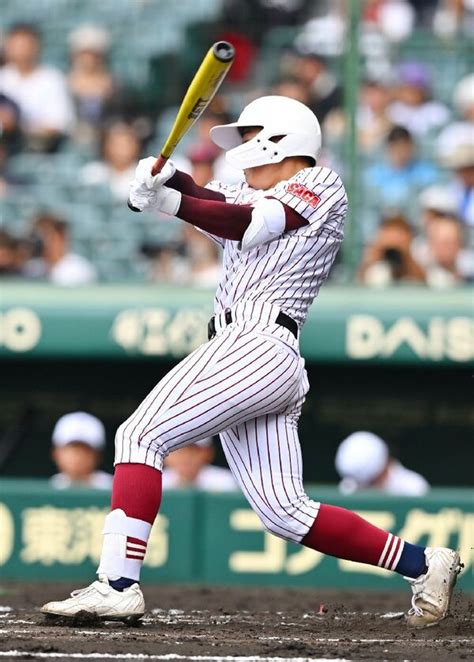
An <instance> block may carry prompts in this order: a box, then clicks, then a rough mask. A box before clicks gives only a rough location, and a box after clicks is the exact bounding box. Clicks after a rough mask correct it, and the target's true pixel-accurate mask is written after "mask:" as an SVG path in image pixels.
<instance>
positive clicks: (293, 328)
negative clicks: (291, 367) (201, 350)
mask: <svg viewBox="0 0 474 662" xmlns="http://www.w3.org/2000/svg"><path fill="white" fill-rule="evenodd" d="M224 319H225V323H226V324H227V325H229V324H231V323H232V311H231V310H230V309H229V308H227V310H226V311H225V315H224ZM275 322H276V323H277V324H279V325H280V326H284V327H285V329H288V331H290V332H291V333H292V334H293V335H294V336H295V338H298V324H297V323H296V322H295V320H294V319H292V318H291V317H290V316H289V315H286V313H282V312H280V313H278V315H277V318H276V320H275ZM215 335H216V318H215V316H213V317H211V319H210V320H209V323H208V325H207V337H208V339H209V340H212V338H214V336H215Z"/></svg>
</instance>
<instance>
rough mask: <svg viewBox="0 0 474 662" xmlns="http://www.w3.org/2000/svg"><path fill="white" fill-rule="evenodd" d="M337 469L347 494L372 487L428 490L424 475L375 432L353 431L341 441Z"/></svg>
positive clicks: (395, 490) (386, 490)
mask: <svg viewBox="0 0 474 662" xmlns="http://www.w3.org/2000/svg"><path fill="white" fill-rule="evenodd" d="M336 469H337V472H338V473H339V475H340V476H341V478H342V481H341V482H340V483H339V489H340V491H341V492H343V493H344V494H352V493H353V492H355V491H357V490H360V489H368V488H372V489H377V490H379V491H381V492H384V493H386V494H394V495H399V496H422V495H423V494H425V493H426V492H427V491H428V490H429V485H428V483H427V481H426V480H425V479H424V478H423V476H421V475H420V474H418V473H416V472H415V471H411V470H410V469H407V468H406V467H404V466H403V464H401V462H399V461H398V460H397V459H395V458H394V457H392V456H391V455H390V451H389V449H388V446H387V444H386V443H385V441H384V440H383V439H381V438H380V437H378V436H377V435H375V434H373V433H372V432H365V431H360V432H354V433H353V434H351V435H349V436H348V437H347V438H346V439H344V441H343V442H341V444H340V445H339V448H338V449H337V453H336Z"/></svg>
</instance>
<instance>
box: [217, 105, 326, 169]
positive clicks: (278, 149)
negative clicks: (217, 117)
mask: <svg viewBox="0 0 474 662" xmlns="http://www.w3.org/2000/svg"><path fill="white" fill-rule="evenodd" d="M246 127H261V129H262V130H261V131H260V132H259V133H258V134H257V135H256V136H255V137H254V138H252V139H251V140H249V141H248V142H246V143H242V135H241V133H240V131H239V129H240V130H241V129H244V128H246ZM276 136H283V138H282V139H281V140H280V141H278V142H272V140H271V138H275V137H276ZM211 139H212V141H213V142H214V143H215V144H216V145H218V146H219V147H222V148H223V149H225V150H227V154H226V159H227V161H228V162H229V163H230V165H232V166H234V168H240V169H245V168H254V167H256V166H260V165H266V164H267V163H280V161H283V159H286V158H287V157H288V156H307V157H309V158H311V159H314V162H315V163H316V160H317V158H318V154H319V150H320V149H321V127H320V126H319V122H318V119H317V117H316V115H315V114H314V113H313V112H312V111H311V110H310V109H309V108H308V107H307V106H305V105H304V104H303V103H301V102H300V101H296V99H290V98H289V97H283V96H268V97H260V99H255V101H252V102H251V103H249V104H248V106H245V108H244V109H243V111H242V113H241V114H240V117H239V119H238V120H237V122H232V123H231V124H223V125H220V126H215V127H213V128H212V129H211Z"/></svg>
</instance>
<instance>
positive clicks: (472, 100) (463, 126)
mask: <svg viewBox="0 0 474 662" xmlns="http://www.w3.org/2000/svg"><path fill="white" fill-rule="evenodd" d="M453 106H454V108H455V110H456V114H457V116H458V117H457V119H456V121H454V122H452V123H451V124H448V126H447V127H446V128H444V129H443V130H442V131H441V133H440V134H439V136H438V139H437V141H436V151H437V153H438V156H439V158H440V159H441V160H443V158H444V157H445V155H449V153H450V152H451V151H452V150H453V149H456V148H457V147H459V146H462V145H464V144H466V143H467V144H469V143H472V142H473V141H474V74H470V75H469V76H465V77H464V78H463V79H462V80H460V81H459V83H458V84H457V85H456V87H455V88H454V92H453Z"/></svg>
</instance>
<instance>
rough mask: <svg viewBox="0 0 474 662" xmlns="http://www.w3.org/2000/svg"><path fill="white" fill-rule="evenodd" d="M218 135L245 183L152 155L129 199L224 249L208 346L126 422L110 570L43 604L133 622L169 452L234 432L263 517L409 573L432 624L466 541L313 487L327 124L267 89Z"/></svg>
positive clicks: (107, 553) (299, 539)
mask: <svg viewBox="0 0 474 662" xmlns="http://www.w3.org/2000/svg"><path fill="white" fill-rule="evenodd" d="M211 138H212V140H213V141H214V142H215V143H216V144H217V145H218V146H219V147H221V148H224V149H225V150H226V151H227V160H228V162H229V163H230V164H231V165H232V166H234V167H237V168H240V169H242V170H243V172H244V174H245V181H244V182H242V183H240V184H237V185H232V186H229V185H225V184H223V183H221V182H218V181H213V182H211V183H210V184H208V186H207V187H205V188H202V187H199V186H197V185H196V184H195V183H194V181H193V180H192V179H191V178H190V177H189V176H188V175H185V174H184V173H182V172H179V171H178V170H176V169H175V167H174V166H173V164H172V163H169V162H168V164H167V166H166V167H165V168H164V170H163V171H162V172H161V173H160V174H159V175H156V176H155V177H152V176H151V174H150V171H151V167H152V165H153V163H154V159H153V158H149V159H144V160H143V161H140V163H139V164H138V167H137V170H136V177H135V180H134V181H133V183H132V185H131V193H130V205H131V206H132V208H134V209H139V210H148V211H149V210H159V211H161V212H165V213H167V214H169V215H170V216H177V217H178V218H181V219H183V220H184V221H187V222H188V223H192V224H193V225H195V226H196V227H197V228H199V229H200V230H202V231H203V232H205V233H206V234H207V235H208V236H209V237H210V238H211V239H213V240H214V241H216V242H217V243H218V244H220V245H221V246H222V248H223V276H222V280H221V282H220V284H219V286H218V288H217V292H216V296H215V303H214V312H215V314H214V316H213V317H212V318H211V320H210V322H209V342H207V343H206V344H203V345H202V346H201V347H199V348H198V349H196V350H195V351H194V352H193V353H192V354H190V355H189V356H188V357H187V358H185V359H184V360H183V361H181V363H179V364H178V365H176V366H175V367H174V368H173V370H171V372H169V373H168V374H167V375H166V377H164V378H163V379H162V380H161V381H160V382H159V383H158V384H157V385H156V386H155V388H154V389H153V390H152V391H151V393H150V394H149V395H148V396H147V397H146V398H145V400H144V401H143V402H142V403H141V405H140V406H139V407H138V409H137V410H136V411H135V412H134V413H133V414H132V415H131V416H130V417H129V418H128V419H127V420H126V421H125V422H124V423H123V424H122V425H121V426H120V427H119V428H118V430H117V435H116V456H115V476H114V484H113V492H112V505H111V512H110V513H109V514H108V515H107V517H106V518H105V524H104V529H103V533H104V542H103V549H102V555H101V560H100V565H99V568H98V571H97V573H98V580H97V581H95V582H93V583H92V584H91V585H90V586H88V587H87V588H85V589H82V590H79V591H75V592H74V593H73V594H72V597H71V598H69V599H66V600H63V601H61V602H50V603H48V604H46V605H45V606H44V607H43V608H42V612H43V613H45V614H54V615H59V616H63V617H64V616H66V617H68V616H70V617H73V616H75V615H76V614H77V613H79V612H83V613H84V612H86V613H90V614H95V615H97V616H99V617H100V618H103V619H119V620H128V621H134V620H137V619H139V618H140V617H141V616H142V615H143V613H144V611H145V604H144V599H143V594H142V591H141V589H140V585H139V577H140V568H141V565H142V563H143V559H144V557H145V552H146V547H147V541H148V537H149V534H150V530H151V527H152V524H153V522H154V520H155V517H156V515H157V513H158V509H159V507H160V501H161V471H162V467H163V460H164V458H165V457H166V456H167V455H168V454H169V453H171V452H173V451H174V450H176V449H179V448H181V447H183V446H185V445H187V444H191V443H194V442H196V441H198V440H200V439H203V438H205V437H208V436H210V435H214V434H216V433H219V434H220V439H221V442H222V446H223V449H224V452H225V455H226V457H227V461H228V464H229V467H230V468H231V470H232V473H233V474H234V477H235V479H236V480H237V482H238V483H239V485H240V487H241V489H242V491H243V492H244V494H245V496H246V497H247V499H248V501H249V503H250V505H251V506H252V508H253V509H254V510H255V512H256V513H257V514H258V516H259V517H260V519H261V521H262V524H263V526H264V527H265V528H266V529H267V530H268V531H270V532H272V533H274V534H275V535H277V536H280V537H282V538H284V539H286V540H290V541H292V542H296V543H300V544H302V545H305V546H306V547H310V548H311V549H315V550H317V551H319V552H323V553H324V554H330V555H332V556H335V557H338V558H342V559H349V560H352V561H358V562H362V563H368V564H370V565H374V566H380V567H383V568H387V569H389V570H393V571H395V572H397V573H400V574H402V575H404V576H405V577H406V578H407V579H408V581H409V582H410V584H411V586H412V589H413V598H412V606H411V609H410V610H409V612H408V616H407V618H408V623H409V625H411V626H414V627H424V626H427V625H434V624H436V623H438V622H439V621H440V620H441V619H443V618H444V616H445V615H446V613H447V611H448V607H449V602H450V597H451V594H452V589H453V586H454V583H455V580H456V577H457V574H458V573H459V571H460V569H461V566H460V559H459V555H458V554H457V552H455V551H453V550H450V549H445V548H424V547H421V546H418V545H413V544H410V543H409V542H407V541H404V540H402V539H400V538H399V537H397V536H396V535H394V534H392V533H388V532H387V531H383V530H381V529H379V528H377V527H375V526H373V525H372V524H370V523H369V522H367V521H365V520H364V519H362V518H361V517H359V516H358V515H356V514H355V513H353V512H350V511H348V510H346V509H344V508H339V507H335V506H331V505H328V504H322V503H319V502H316V501H312V500H311V499H310V498H309V497H308V496H307V495H306V494H305V491H304V488H303V481H302V458H301V450H300V443H299V440H298V432H297V426H298V419H299V416H300V412H301V406H302V404H303V401H304V399H305V395H306V393H307V391H308V388H309V386H308V380H307V376H306V371H305V367H304V361H303V359H302V358H301V356H300V353H299V348H298V337H299V334H300V330H301V327H302V326H303V324H304V321H305V319H306V316H307V313H308V309H309V306H310V305H311V303H312V301H313V299H314V298H315V297H316V296H317V294H318V291H319V288H320V287H321V285H322V284H323V283H324V281H325V280H326V278H327V276H328V273H329V271H330V269H331V265H332V263H333V262H334V258H335V257H336V253H337V251H338V249H339V246H340V244H341V241H342V238H343V223H344V217H345V215H346V210H347V198H346V193H345V190H344V186H343V184H342V181H341V179H340V177H339V176H338V175H337V174H336V173H335V172H334V171H333V170H331V169H329V168H325V167H321V166H318V154H319V151H320V147H321V130H320V127H319V123H318V120H317V118H316V116H315V115H314V114H313V113H312V112H311V111H310V110H309V108H307V107H306V106H305V105H303V104H302V103H300V102H298V101H296V100H294V99H289V98H287V97H283V96H268V97H262V98H259V99H257V100H255V101H253V102H252V103H250V104H249V105H248V106H246V107H245V108H244V110H243V111H242V113H241V115H240V117H239V119H238V120H237V122H234V123H231V124H227V125H223V126H216V127H214V128H213V129H212V130H211Z"/></svg>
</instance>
